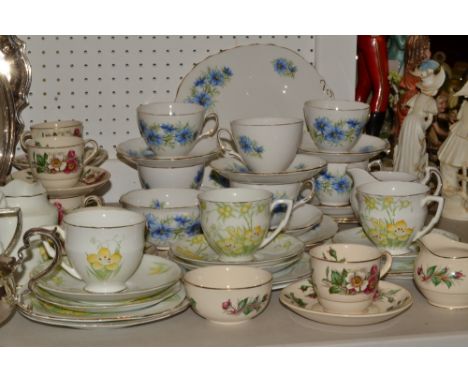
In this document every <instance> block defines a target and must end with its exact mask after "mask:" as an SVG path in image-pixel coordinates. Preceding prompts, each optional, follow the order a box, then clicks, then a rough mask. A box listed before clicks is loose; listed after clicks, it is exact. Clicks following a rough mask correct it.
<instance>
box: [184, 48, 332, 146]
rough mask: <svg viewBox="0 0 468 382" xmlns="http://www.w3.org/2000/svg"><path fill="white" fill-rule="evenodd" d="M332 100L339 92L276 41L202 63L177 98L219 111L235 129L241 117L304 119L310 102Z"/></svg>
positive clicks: (221, 118)
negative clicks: (234, 121)
mask: <svg viewBox="0 0 468 382" xmlns="http://www.w3.org/2000/svg"><path fill="white" fill-rule="evenodd" d="M328 98H333V92H332V91H331V90H330V89H328V88H327V85H326V82H325V80H324V79H323V78H322V77H321V76H320V75H319V74H318V72H317V70H316V69H315V68H314V67H313V66H312V65H311V64H310V63H308V62H307V61H305V60H304V58H303V57H301V56H300V55H299V54H297V53H296V52H294V51H292V50H289V49H287V48H282V47H279V46H275V45H262V44H254V45H247V46H239V47H236V48H233V49H228V50H225V51H222V52H220V53H218V54H215V55H213V56H210V57H208V58H206V59H205V60H204V61H202V62H200V63H199V64H198V65H196V66H195V67H194V68H193V69H192V70H191V71H190V73H188V74H187V76H186V77H185V78H184V79H183V80H182V82H181V83H180V85H179V89H178V91H177V96H176V101H179V102H192V103H197V104H199V105H202V106H204V107H205V108H206V109H207V110H210V111H214V112H216V113H217V114H218V117H219V127H220V128H227V129H230V121H232V120H234V119H238V118H249V117H258V116H259V115H262V116H270V117H285V116H287V117H299V118H303V111H302V107H303V105H304V102H305V101H307V100H309V99H328ZM252 105H255V106H254V107H252ZM207 128H208V127H207ZM309 139H310V138H309Z"/></svg>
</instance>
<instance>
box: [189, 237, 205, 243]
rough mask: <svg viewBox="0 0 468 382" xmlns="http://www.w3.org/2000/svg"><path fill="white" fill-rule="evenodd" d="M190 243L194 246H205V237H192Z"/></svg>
mask: <svg viewBox="0 0 468 382" xmlns="http://www.w3.org/2000/svg"><path fill="white" fill-rule="evenodd" d="M190 243H191V244H194V245H200V244H205V236H203V235H196V236H194V237H192V239H191V240H190Z"/></svg>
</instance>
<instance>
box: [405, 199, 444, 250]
mask: <svg viewBox="0 0 468 382" xmlns="http://www.w3.org/2000/svg"><path fill="white" fill-rule="evenodd" d="M430 202H436V203H437V211H436V213H435V215H434V217H433V218H432V219H431V221H430V222H429V224H427V225H426V226H425V227H423V228H422V229H421V231H419V232H418V233H417V234H416V235H415V236H414V238H413V240H412V241H413V242H414V241H416V240H418V239H420V238H421V237H423V236H424V235H425V234H427V233H428V232H429V231H430V230H431V229H432V228H433V227H434V226H435V225H436V224H437V222H438V221H439V219H440V215H442V209H443V208H444V198H443V197H442V196H433V195H429V196H426V197H425V198H424V199H423V200H421V207H423V206H424V205H425V204H429V203H430Z"/></svg>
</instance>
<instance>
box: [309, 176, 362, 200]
mask: <svg viewBox="0 0 468 382" xmlns="http://www.w3.org/2000/svg"><path fill="white" fill-rule="evenodd" d="M314 182H315V191H316V192H323V193H326V194H328V195H331V194H332V193H333V192H337V193H339V194H342V193H346V192H350V191H351V187H352V185H353V183H352V180H351V178H350V177H349V176H348V175H346V174H344V175H332V174H330V173H328V172H322V173H321V174H320V175H319V176H318V177H317V178H316V179H315V181H314Z"/></svg>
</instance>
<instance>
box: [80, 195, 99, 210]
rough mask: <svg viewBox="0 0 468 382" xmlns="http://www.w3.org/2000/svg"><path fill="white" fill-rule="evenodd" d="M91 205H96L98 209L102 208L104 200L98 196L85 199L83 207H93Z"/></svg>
mask: <svg viewBox="0 0 468 382" xmlns="http://www.w3.org/2000/svg"><path fill="white" fill-rule="evenodd" d="M91 203H95V204H96V205H97V206H98V207H102V198H100V197H99V196H97V195H88V196H87V197H86V198H84V199H83V202H82V203H81V206H82V207H89V206H91V205H92V204H91Z"/></svg>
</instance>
